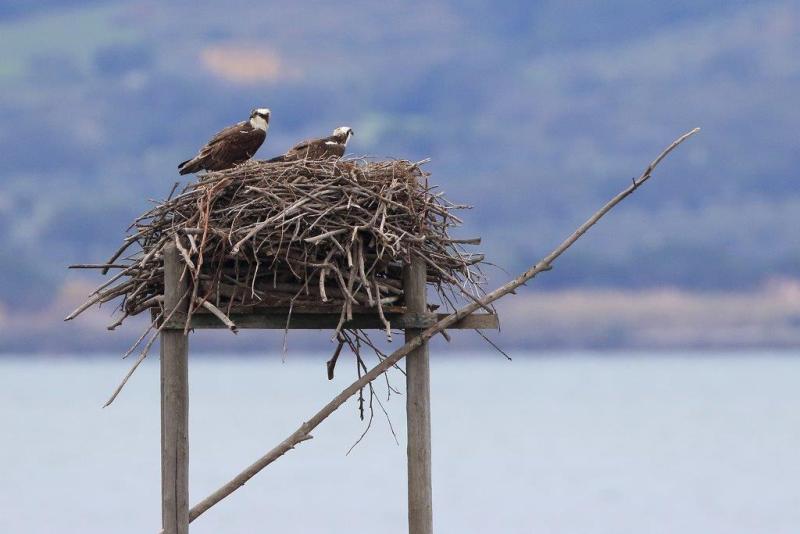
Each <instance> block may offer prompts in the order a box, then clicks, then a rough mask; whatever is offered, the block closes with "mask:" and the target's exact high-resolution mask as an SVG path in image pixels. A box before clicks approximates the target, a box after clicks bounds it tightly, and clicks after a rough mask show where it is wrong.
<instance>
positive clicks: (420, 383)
mask: <svg viewBox="0 0 800 534" xmlns="http://www.w3.org/2000/svg"><path fill="white" fill-rule="evenodd" d="M425 272H426V266H425V261H424V260H422V259H419V258H415V259H413V260H412V262H411V265H408V266H406V268H405V269H404V271H403V291H404V295H405V300H406V307H407V308H408V312H409V313H425V312H427V311H428V310H427V299H426V295H425V291H426V275H425ZM405 333H406V343H408V342H409V341H410V340H412V339H414V338H415V337H417V336H419V335H420V334H421V333H422V329H418V328H407V329H406V331H405ZM406 419H407V427H408V430H407V433H408V452H407V454H408V532H409V534H433V499H432V492H431V375H430V367H429V354H428V342H427V341H425V342H423V343H422V344H421V345H420V346H419V347H418V348H416V349H414V350H413V351H411V352H410V353H409V354H408V356H407V358H406Z"/></svg>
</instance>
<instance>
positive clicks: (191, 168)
mask: <svg viewBox="0 0 800 534" xmlns="http://www.w3.org/2000/svg"><path fill="white" fill-rule="evenodd" d="M269 115H270V111H269V110H268V109H267V108H256V109H254V110H253V111H251V112H250V120H246V121H242V122H238V123H236V124H234V125H233V126H228V127H227V128H225V129H224V130H222V131H220V132H218V133H217V135H215V136H214V137H212V138H211V141H209V142H208V143H207V144H206V146H204V147H203V148H201V149H200V152H198V154H197V155H196V156H195V157H193V158H192V159H189V160H186V161H184V162H183V163H181V164H180V165H178V170H179V172H180V173H181V174H189V173H191V172H197V171H202V170H206V171H221V170H223V169H229V168H231V167H233V166H234V165H237V164H239V163H242V162H244V161H247V160H248V159H250V158H252V157H253V155H254V154H255V153H256V150H258V147H260V146H261V143H263V142H264V139H266V138H267V130H268V129H269Z"/></svg>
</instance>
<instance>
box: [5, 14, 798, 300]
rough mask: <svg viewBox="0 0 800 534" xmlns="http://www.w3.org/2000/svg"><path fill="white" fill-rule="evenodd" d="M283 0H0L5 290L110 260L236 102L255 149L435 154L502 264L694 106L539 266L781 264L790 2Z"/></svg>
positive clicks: (557, 231)
mask: <svg viewBox="0 0 800 534" xmlns="http://www.w3.org/2000/svg"><path fill="white" fill-rule="evenodd" d="M297 4H298V3H287V2H274V3H257V4H256V3H251V2H239V1H229V2H224V3H220V2H200V3H182V4H181V5H176V4H173V3H163V4H159V3H137V2H111V3H85V2H81V3H78V2H48V3H46V4H37V6H38V7H36V8H33V7H30V8H23V7H19V6H17V7H13V6H5V7H0V50H2V54H3V61H2V62H0V91H2V95H3V97H2V99H0V150H1V151H2V155H3V156H2V158H0V180H1V181H0V303H6V304H7V305H9V304H15V305H25V306H27V307H29V308H31V307H34V308H35V307H37V306H41V305H43V304H44V303H46V302H48V301H49V300H50V299H51V298H52V292H53V291H54V290H55V288H57V287H59V286H60V285H61V284H62V283H63V281H64V279H65V277H66V276H67V273H66V271H65V270H64V266H65V265H66V264H68V263H70V262H78V261H96V260H102V259H104V258H105V257H106V255H107V254H108V252H109V251H110V250H112V249H113V248H114V246H115V243H116V242H117V240H118V239H119V237H120V236H121V234H122V232H123V231H124V228H125V227H126V226H127V224H128V222H130V220H131V219H132V217H133V216H134V215H136V214H137V213H138V212H140V211H141V210H143V209H144V208H145V207H146V206H147V199H148V198H153V197H160V196H163V195H165V194H166V193H167V192H168V191H169V189H170V188H171V186H172V184H173V183H174V181H176V180H177V179H178V176H177V173H176V169H175V166H176V164H177V162H179V161H181V160H182V159H185V158H186V157H189V156H190V155H192V154H193V153H194V151H195V150H196V149H197V147H198V146H200V145H201V144H202V143H203V142H205V141H206V140H207V138H208V137H209V136H210V135H211V134H212V133H214V132H215V131H216V130H217V129H219V128H220V127H222V126H224V125H227V124H230V123H232V122H234V121H237V120H241V119H242V118H244V117H245V116H246V114H247V113H248V111H249V109H250V108H251V107H253V106H255V105H266V106H269V107H270V108H272V110H273V123H272V129H271V131H270V133H269V137H268V139H267V142H266V144H265V146H264V147H263V148H262V150H261V152H260V156H264V157H266V156H269V155H272V154H276V153H280V152H282V151H283V150H285V149H286V148H287V147H288V146H290V145H291V144H292V143H293V142H294V141H296V140H298V139H300V138H304V137H308V136H313V135H320V134H325V133H327V132H328V131H329V130H331V129H332V128H333V127H334V126H337V125H340V124H349V125H351V126H353V127H354V129H355V132H356V136H355V138H354V140H353V143H352V150H353V151H354V152H355V153H358V154H370V155H376V156H392V157H405V158H418V159H422V158H426V157H431V158H432V162H431V163H430V165H429V166H428V168H429V170H430V171H432V172H433V181H434V182H435V183H437V184H440V185H441V186H442V188H443V189H445V190H447V191H448V194H449V196H450V197H451V198H454V199H460V200H464V201H466V202H470V203H472V204H474V205H475V209H474V210H473V211H471V212H469V213H467V214H466V219H467V221H468V224H467V226H468V228H467V229H466V232H465V233H469V234H475V235H478V234H480V235H482V236H483V238H484V248H485V249H486V251H487V254H488V256H489V258H491V259H492V260H493V261H494V262H495V263H497V264H498V265H500V266H502V267H503V268H505V269H507V270H509V271H515V270H517V269H519V268H520V267H523V266H526V265H527V264H528V263H530V262H531V261H532V260H534V259H535V258H537V257H538V256H539V255H541V253H542V252H544V251H545V250H547V249H548V247H550V246H552V245H553V244H554V243H556V242H557V241H559V240H560V239H561V238H563V237H564V235H565V233H566V232H567V231H568V230H570V229H571V228H572V227H573V226H574V225H576V224H577V223H579V222H580V221H581V220H582V218H583V217H585V216H586V215H587V214H588V213H590V212H591V211H592V210H593V209H594V208H595V207H596V206H597V205H598V204H599V203H600V202H602V201H603V200H604V199H606V198H607V197H609V196H610V195H612V194H614V193H616V192H617V190H618V189H620V188H621V187H623V186H624V185H625V184H626V183H627V181H628V180H629V179H630V178H631V177H632V176H633V175H635V174H638V173H639V172H640V170H641V168H642V167H643V166H644V165H645V164H646V163H647V161H648V160H649V159H650V158H652V157H653V156H654V155H655V154H656V153H657V152H658V151H659V150H660V149H661V148H662V146H663V145H665V144H666V143H668V142H669V141H671V140H672V139H673V138H674V137H675V136H676V135H678V134H679V133H681V132H682V131H685V130H687V129H689V128H691V127H694V126H702V127H703V133H702V135H701V136H698V137H697V138H696V139H694V140H692V142H691V143H690V144H688V145H687V146H686V147H685V148H683V149H682V150H681V151H680V152H679V153H678V154H676V155H675V156H674V157H673V158H672V159H671V160H670V161H669V162H667V163H666V164H665V165H664V166H663V168H662V169H660V173H659V176H658V177H657V181H656V182H654V183H653V184H652V185H651V186H649V187H648V188H647V189H646V190H643V191H642V192H641V194H640V195H639V196H638V198H637V199H636V200H635V201H634V202H631V203H630V204H628V205H626V206H624V207H622V208H621V209H620V210H619V211H618V212H617V213H615V214H614V215H613V216H612V217H611V218H610V219H609V221H608V222H604V224H603V225H602V226H601V227H600V228H598V229H597V230H596V231H593V236H592V238H591V239H589V240H587V241H586V242H585V243H582V244H581V245H580V246H579V247H577V248H576V250H575V251H574V252H571V253H570V256H569V258H565V261H564V262H563V263H562V266H561V267H560V269H559V274H558V276H553V277H549V278H547V279H543V280H542V282H543V284H544V285H545V287H554V286H574V285H582V286H614V287H653V286H660V285H675V286H679V287H686V288H724V289H738V288H744V287H752V286H754V285H757V284H759V283H761V282H762V281H764V280H765V279H768V278H771V277H775V276H797V273H798V270H800V237H798V232H797V228H798V227H800V193H799V192H798V176H797V169H798V168H800V151H798V145H797V140H798V136H797V132H798V130H797V125H798V124H800V105H798V98H797V95H798V94H800V54H798V53H797V50H800V32H798V31H797V21H798V20H800V7H798V5H797V4H796V3H795V2H790V1H777V2H724V1H700V2H698V1H688V0H682V1H678V2H670V3H662V4H653V3H642V2H633V1H630V0H615V1H611V2H600V1H595V2H585V3H581V4H580V7H578V6H577V4H576V5H575V6H573V7H569V6H566V4H565V3H564V2H555V1H550V2H536V3H531V2H524V1H513V2H501V3H492V4H491V5H490V4H486V3H484V2H474V1H470V2H456V1H455V0H452V1H427V2H422V1H413V2H406V3H376V2H367V1H359V2H348V3H346V4H341V3H339V4H321V5H315V6H314V7H310V6H307V5H306V6H303V5H297ZM570 6H572V4H570ZM494 276H496V277H498V278H499V277H502V276H503V275H502V273H499V272H498V273H496V274H494Z"/></svg>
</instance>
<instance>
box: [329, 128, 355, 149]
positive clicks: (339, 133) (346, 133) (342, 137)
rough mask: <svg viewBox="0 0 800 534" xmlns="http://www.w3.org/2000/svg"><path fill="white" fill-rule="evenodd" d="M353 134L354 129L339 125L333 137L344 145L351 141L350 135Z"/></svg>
mask: <svg viewBox="0 0 800 534" xmlns="http://www.w3.org/2000/svg"><path fill="white" fill-rule="evenodd" d="M353 135H354V134H353V129H352V128H350V127H349V126H339V127H338V128H336V129H335V130H334V131H333V137H335V138H336V140H337V141H339V142H340V143H342V144H343V145H347V141H349V140H350V137H352V136H353Z"/></svg>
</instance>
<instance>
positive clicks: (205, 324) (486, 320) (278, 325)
mask: <svg viewBox="0 0 800 534" xmlns="http://www.w3.org/2000/svg"><path fill="white" fill-rule="evenodd" d="M339 314H340V311H339V310H337V309H334V308H330V309H325V308H323V307H317V308H314V309H309V308H301V309H294V310H292V313H291V316H289V310H288V309H281V308H276V309H269V310H256V311H250V312H234V313H231V314H230V315H229V317H230V318H231V320H232V321H233V322H234V323H235V324H236V327H237V328H242V329H244V328H246V329H256V328H260V329H271V330H284V329H286V328H287V327H288V328H290V329H293V330H294V329H300V330H327V329H333V328H336V325H337V324H338V323H339ZM447 315H448V314H446V313H409V312H405V311H400V309H398V308H393V309H392V311H386V312H385V316H386V319H387V320H388V321H389V323H390V324H391V325H392V328H393V329H398V330H402V329H406V328H420V329H424V328H428V327H430V326H433V325H434V324H435V323H436V322H437V321H439V320H441V319H443V318H445V317H447ZM185 324H186V316H185V314H178V313H176V314H175V315H174V316H173V317H172V319H171V320H170V321H169V322H168V323H167V324H166V325H165V327H164V328H165V329H180V330H183V328H184V325H185ZM499 327H500V321H499V319H498V317H497V315H495V314H490V313H473V314H472V315H469V316H467V317H465V318H464V319H462V320H461V321H459V322H457V323H456V324H454V325H453V326H451V327H450V328H449V329H454V330H456V329H460V330H496V329H498V328H499ZM191 328H193V329H220V328H227V327H226V326H225V325H224V324H223V323H222V322H221V321H220V320H219V319H218V318H216V317H215V316H214V315H212V314H210V313H207V312H205V311H198V312H196V313H194V314H193V315H192V321H191ZM344 328H359V329H363V330H367V329H378V330H382V329H383V328H384V325H383V322H381V320H380V317H378V314H377V313H376V312H375V310H374V309H372V310H370V311H369V312H367V311H366V310H364V311H361V310H360V311H359V312H357V313H356V312H354V313H353V319H352V320H351V321H345V323H344Z"/></svg>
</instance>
